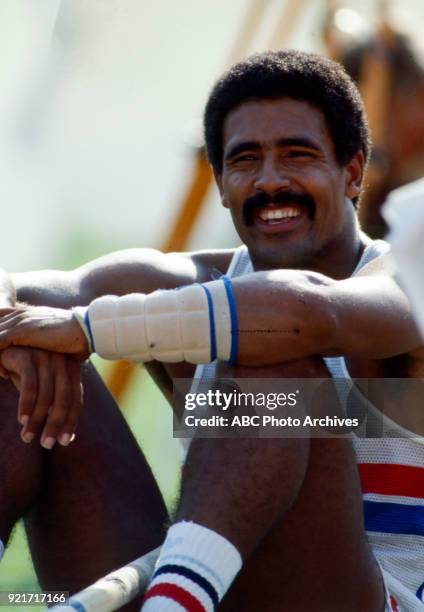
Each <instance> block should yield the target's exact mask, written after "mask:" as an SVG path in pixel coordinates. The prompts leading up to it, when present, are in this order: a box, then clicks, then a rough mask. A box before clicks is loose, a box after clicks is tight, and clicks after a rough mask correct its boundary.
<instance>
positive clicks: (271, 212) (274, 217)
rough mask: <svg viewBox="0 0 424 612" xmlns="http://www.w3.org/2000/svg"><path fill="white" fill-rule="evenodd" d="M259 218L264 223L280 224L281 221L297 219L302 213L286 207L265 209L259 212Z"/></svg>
mask: <svg viewBox="0 0 424 612" xmlns="http://www.w3.org/2000/svg"><path fill="white" fill-rule="evenodd" d="M258 214H259V216H260V218H261V219H262V221H269V222H271V223H272V222H273V221H277V222H279V221H280V220H281V219H293V218H295V217H299V216H300V215H301V212H300V210H299V209H297V208H287V207H286V206H282V207H280V208H263V209H261V210H260V211H259V213H258Z"/></svg>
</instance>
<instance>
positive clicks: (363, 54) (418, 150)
mask: <svg viewBox="0 0 424 612" xmlns="http://www.w3.org/2000/svg"><path fill="white" fill-rule="evenodd" d="M418 42H419V41H417V37H416V36H414V35H412V33H408V32H405V31H397V30H396V27H395V26H392V25H391V24H389V23H385V24H384V25H383V26H382V27H381V28H380V29H379V30H378V31H377V32H375V33H374V34H373V35H372V36H367V37H366V38H365V39H364V40H360V41H358V40H357V41H351V42H350V43H345V44H344V46H342V48H341V49H340V50H339V51H338V56H339V60H340V61H341V63H342V64H343V65H344V67H345V68H346V70H347V72H348V73H349V74H350V76H351V77H352V78H353V79H354V81H355V82H356V83H357V85H358V86H359V87H360V89H361V91H362V93H365V92H364V90H363V87H362V86H365V87H366V85H365V83H364V80H370V81H371V87H379V85H378V83H379V82H380V83H381V91H380V92H377V93H374V94H373V97H374V100H373V105H374V106H376V108H375V112H374V109H371V110H372V111H373V116H374V121H371V132H372V137H373V142H374V146H373V151H372V154H371V159H370V168H369V171H368V177H367V179H368V180H367V181H366V187H367V189H366V193H365V196H364V198H363V201H362V202H361V208H360V212H359V218H360V221H361V226H362V228H363V229H364V231H365V232H367V234H368V235H370V236H371V237H373V238H381V237H383V236H384V235H385V234H386V232H387V225H386V223H385V221H384V219H383V217H382V215H381V206H382V204H383V203H384V201H385V200H386V198H387V195H388V194H389V192H390V191H392V190H393V189H396V188H397V187H400V186H402V185H404V184H406V183H409V182H411V181H414V180H416V179H418V178H420V177H421V176H423V175H424V53H423V50H422V48H421V47H420V46H419V44H418ZM381 73H385V74H384V75H382V74H381ZM382 76H383V78H382ZM381 78H382V80H380V79H381ZM365 101H367V100H366V97H365ZM367 110H368V109H367ZM373 123H374V125H373Z"/></svg>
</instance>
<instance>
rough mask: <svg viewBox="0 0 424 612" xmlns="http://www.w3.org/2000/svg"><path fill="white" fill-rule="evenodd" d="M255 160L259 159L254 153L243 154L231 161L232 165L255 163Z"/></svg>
mask: <svg viewBox="0 0 424 612" xmlns="http://www.w3.org/2000/svg"><path fill="white" fill-rule="evenodd" d="M257 159H259V157H258V155H257V154H256V153H243V154H242V155H237V157H235V158H234V159H233V163H239V162H250V161H256V160H257Z"/></svg>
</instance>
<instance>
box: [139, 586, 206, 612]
mask: <svg viewBox="0 0 424 612" xmlns="http://www.w3.org/2000/svg"><path fill="white" fill-rule="evenodd" d="M151 597H169V599H173V600H174V601H176V602H177V603H178V604H180V606H183V607H184V608H185V609H186V610H187V612H206V608H205V607H204V606H203V605H202V604H201V603H200V601H199V600H198V599H196V597H194V595H192V594H191V593H190V592H189V591H186V590H185V589H183V588H182V587H180V586H178V585H177V584H171V583H170V582H161V583H159V584H156V585H155V586H153V587H151V588H150V589H149V590H148V591H147V593H146V595H145V596H144V601H146V600H147V599H150V598H151Z"/></svg>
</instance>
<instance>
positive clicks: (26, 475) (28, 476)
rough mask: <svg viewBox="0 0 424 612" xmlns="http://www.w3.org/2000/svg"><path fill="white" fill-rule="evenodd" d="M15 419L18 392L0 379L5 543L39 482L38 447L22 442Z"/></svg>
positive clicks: (0, 502)
mask: <svg viewBox="0 0 424 612" xmlns="http://www.w3.org/2000/svg"><path fill="white" fill-rule="evenodd" d="M20 430H21V426H20V425H19V424H18V422H17V393H16V391H15V387H14V386H13V385H12V383H10V382H8V381H4V380H0V443H1V448H2V459H1V461H0V538H1V539H2V540H3V542H4V543H5V544H6V542H7V540H8V539H9V536H10V532H11V531H12V528H13V526H14V524H15V523H16V521H17V520H18V519H19V518H20V517H21V516H22V515H23V514H24V513H25V512H26V511H27V509H28V508H29V507H30V505H31V504H32V503H33V501H34V499H35V497H36V495H37V493H38V491H39V488H40V483H41V475H42V463H43V462H42V452H41V446H39V445H35V444H30V445H27V444H24V443H23V442H22V440H21V439H20V436H19V433H20Z"/></svg>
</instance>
